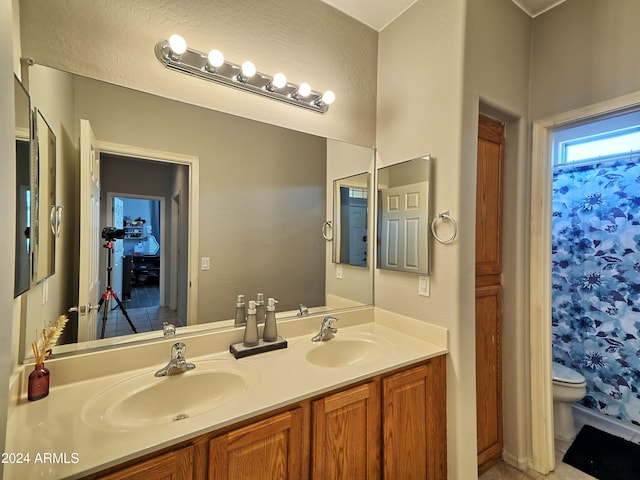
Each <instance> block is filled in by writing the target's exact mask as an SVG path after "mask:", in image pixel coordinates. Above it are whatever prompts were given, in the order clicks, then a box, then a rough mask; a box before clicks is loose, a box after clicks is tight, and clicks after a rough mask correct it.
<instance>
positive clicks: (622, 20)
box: [531, 0, 640, 120]
mask: <svg viewBox="0 0 640 480" xmlns="http://www.w3.org/2000/svg"><path fill="white" fill-rule="evenodd" d="M638 18H640V2H638V1H637V0H616V1H615V2H603V1H599V0H567V1H566V2H564V3H563V4H561V5H559V6H558V7H556V8H554V9H553V10H551V11H549V12H548V13H545V14H543V15H540V16H539V17H536V18H535V20H534V27H533V48H532V57H531V119H532V120H538V119H542V118H545V117H549V116H551V115H554V114H557V113H562V112H568V111H569V110H573V109H576V108H579V107H583V106H586V105H592V104H594V103H597V102H600V101H603V100H606V99H609V98H614V97H618V96H621V95H624V94H626V93H631V92H636V91H638V90H640V81H639V80H638V79H640V62H638V49H637V43H638V42H637V39H636V37H637V35H636V33H637V29H638Z"/></svg>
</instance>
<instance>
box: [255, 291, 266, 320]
mask: <svg viewBox="0 0 640 480" xmlns="http://www.w3.org/2000/svg"><path fill="white" fill-rule="evenodd" d="M264 319H265V313H264V294H262V293H259V294H258V295H257V298H256V320H257V321H258V325H260V324H263V323H264Z"/></svg>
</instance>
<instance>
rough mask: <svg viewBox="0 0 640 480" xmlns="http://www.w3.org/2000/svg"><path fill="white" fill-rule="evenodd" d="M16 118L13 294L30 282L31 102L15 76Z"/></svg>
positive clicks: (21, 291)
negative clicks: (14, 267)
mask: <svg viewBox="0 0 640 480" xmlns="http://www.w3.org/2000/svg"><path fill="white" fill-rule="evenodd" d="M14 87H15V88H14V90H15V117H16V119H15V120H16V271H15V277H14V288H13V294H14V296H18V295H20V294H21V293H24V292H25V291H27V290H28V289H29V285H30V283H31V275H30V270H31V269H30V260H29V258H30V255H31V239H30V237H31V101H30V99H29V94H28V93H27V91H26V90H25V88H24V87H23V86H22V84H21V83H20V81H19V80H18V78H17V77H15V76H14Z"/></svg>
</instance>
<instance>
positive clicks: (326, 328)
mask: <svg viewBox="0 0 640 480" xmlns="http://www.w3.org/2000/svg"><path fill="white" fill-rule="evenodd" d="M337 321H338V319H337V318H336V317H324V319H323V320H322V326H321V327H320V331H319V332H318V334H317V335H316V336H315V337H313V338H312V339H311V341H312V342H326V341H327V340H331V339H332V338H333V334H334V333H338V329H337V328H335V327H333V324H334V322H337Z"/></svg>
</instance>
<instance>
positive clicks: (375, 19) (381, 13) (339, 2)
mask: <svg viewBox="0 0 640 480" xmlns="http://www.w3.org/2000/svg"><path fill="white" fill-rule="evenodd" d="M322 1H323V2H324V3H326V4H327V5H331V6H332V7H333V8H336V9H338V10H340V11H341V12H343V13H346V14H347V15H349V16H350V17H353V18H355V19H356V20H358V21H360V22H362V23H364V24H365V25H367V26H369V27H371V28H373V29H374V30H376V31H378V32H379V31H380V30H382V29H383V28H384V27H386V26H387V25H389V24H390V23H391V22H393V21H394V20H395V19H396V18H397V17H399V16H400V15H401V14H402V13H403V12H404V11H405V10H407V9H408V8H409V7H410V6H411V5H413V4H414V3H416V1H417V0H322Z"/></svg>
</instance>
